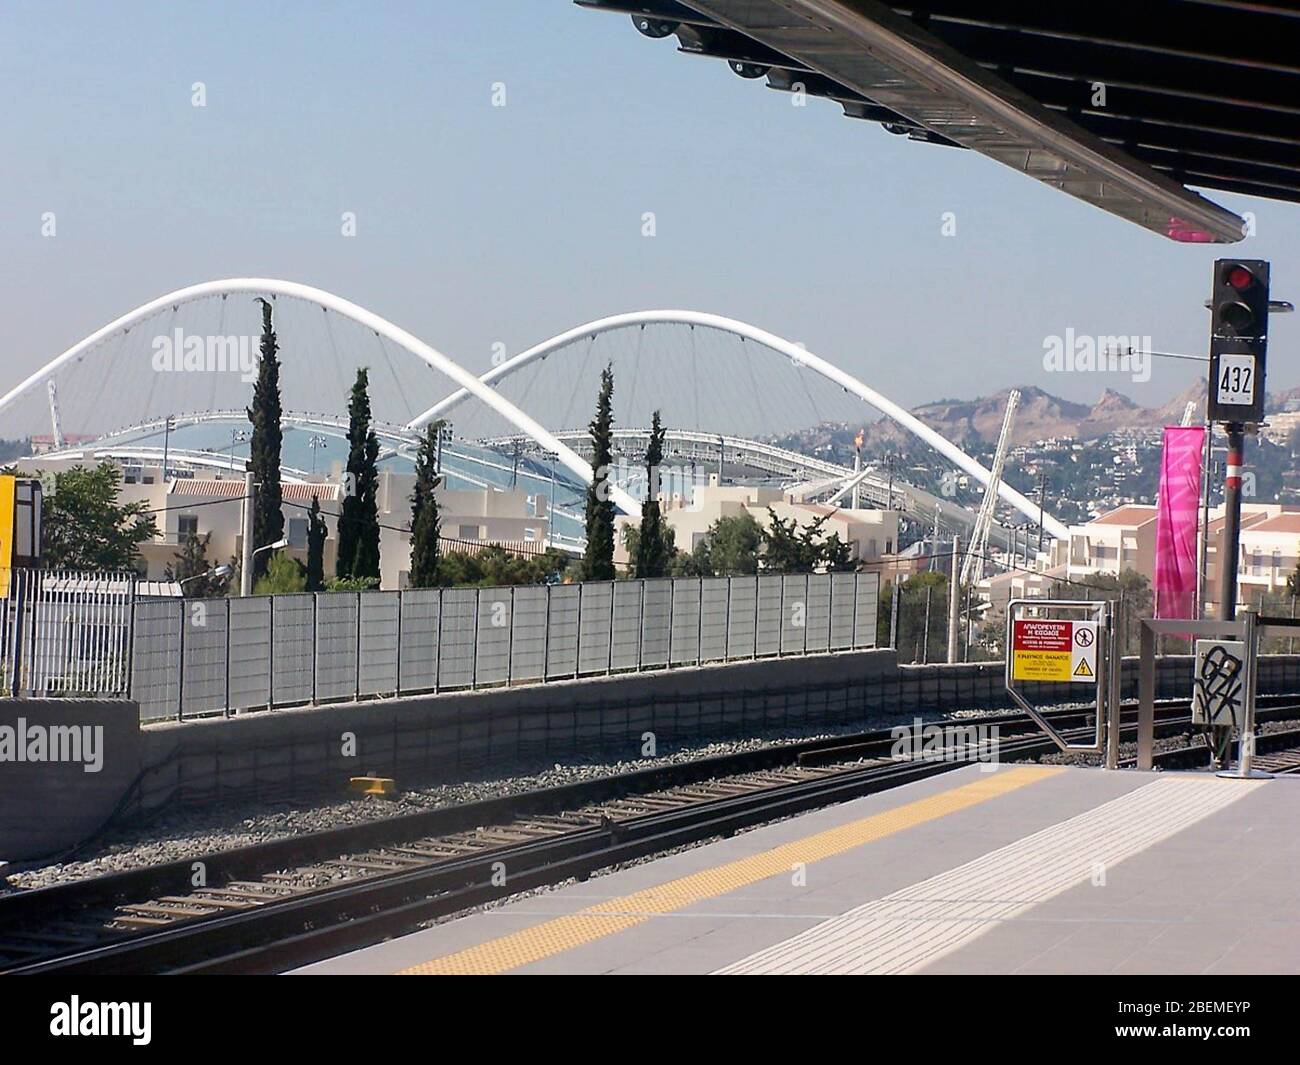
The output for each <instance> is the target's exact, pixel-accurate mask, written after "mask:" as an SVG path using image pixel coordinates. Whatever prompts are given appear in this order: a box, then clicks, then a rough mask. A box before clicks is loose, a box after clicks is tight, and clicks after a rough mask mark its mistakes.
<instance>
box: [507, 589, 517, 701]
mask: <svg viewBox="0 0 1300 1065" xmlns="http://www.w3.org/2000/svg"><path fill="white" fill-rule="evenodd" d="M506 639H507V640H508V641H509V642H508V645H507V647H506V687H507V688H508V687H510V685H511V684H513V683H514V679H515V586H514V585H513V584H512V585H511V586H510V632H509V633H508V634H507V636H506Z"/></svg>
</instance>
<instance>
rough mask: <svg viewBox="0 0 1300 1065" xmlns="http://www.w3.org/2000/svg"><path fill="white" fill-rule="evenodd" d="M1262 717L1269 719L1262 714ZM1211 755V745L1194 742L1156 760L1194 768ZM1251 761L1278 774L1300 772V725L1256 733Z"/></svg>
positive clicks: (1165, 765) (1164, 764) (1173, 766)
mask: <svg viewBox="0 0 1300 1065" xmlns="http://www.w3.org/2000/svg"><path fill="white" fill-rule="evenodd" d="M1260 720H1267V719H1266V718H1263V717H1262V716H1261V718H1260ZM1234 754H1235V749H1234ZM1209 757H1210V751H1209V748H1208V747H1205V746H1204V745H1203V744H1194V745H1190V746H1187V747H1175V748H1173V749H1171V750H1167V751H1159V752H1157V753H1156V755H1155V756H1154V759H1153V761H1154V763H1155V765H1156V766H1157V767H1159V768H1161V769H1193V768H1198V767H1201V766H1204V765H1206V764H1207V762H1208V761H1209ZM1251 765H1252V766H1253V767H1254V768H1255V769H1262V770H1263V771H1265V772H1267V773H1274V774H1276V775H1279V776H1284V775H1288V774H1291V773H1300V729H1287V730H1283V731H1278V732H1262V733H1260V734H1259V735H1257V736H1256V737H1255V754H1254V756H1253V757H1252V759H1251Z"/></svg>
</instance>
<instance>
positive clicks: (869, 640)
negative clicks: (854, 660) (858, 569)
mask: <svg viewBox="0 0 1300 1065" xmlns="http://www.w3.org/2000/svg"><path fill="white" fill-rule="evenodd" d="M857 578H858V595H857V606H856V608H855V617H854V635H853V646H854V647H875V646H876V604H877V602H878V601H879V599H880V574H879V573H859V574H858V575H857Z"/></svg>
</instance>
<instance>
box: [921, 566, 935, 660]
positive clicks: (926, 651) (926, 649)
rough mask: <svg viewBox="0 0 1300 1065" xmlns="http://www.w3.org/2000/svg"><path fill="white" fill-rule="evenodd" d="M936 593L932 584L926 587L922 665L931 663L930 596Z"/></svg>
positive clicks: (922, 634) (922, 633)
mask: <svg viewBox="0 0 1300 1065" xmlns="http://www.w3.org/2000/svg"><path fill="white" fill-rule="evenodd" d="M933 593H934V587H933V586H932V585H926V588H925V628H924V629H923V630H922V632H921V665H923V666H925V665H929V663H930V598H931V596H932V595H933Z"/></svg>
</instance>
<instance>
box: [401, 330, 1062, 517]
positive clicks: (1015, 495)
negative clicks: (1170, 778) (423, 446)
mask: <svg viewBox="0 0 1300 1065" xmlns="http://www.w3.org/2000/svg"><path fill="white" fill-rule="evenodd" d="M658 323H667V324H673V325H691V326H696V325H698V326H705V327H707V328H710V329H718V330H721V331H722V332H725V333H732V334H734V335H735V336H738V337H742V338H744V339H746V340H752V341H754V342H755V343H756V344H761V345H763V346H764V347H767V348H771V349H772V350H773V351H777V352H779V353H780V354H782V355H784V356H786V358H788V359H790V360H791V361H792V362H793V363H794V364H795V365H796V366H806V367H808V369H810V370H812V371H813V372H814V373H816V374H818V375H820V376H822V377H824V378H826V379H827V380H828V381H831V382H833V383H834V384H837V385H839V386H840V387H841V388H843V389H844V390H845V391H847V392H850V393H852V394H853V395H855V396H857V397H858V398H859V399H861V400H862V401H863V402H865V403H867V404H869V405H870V406H872V407H875V408H876V410H878V411H880V413H881V414H883V415H885V416H886V417H887V418H890V419H892V420H893V421H895V422H897V423H898V424H899V425H901V426H902V427H903V428H904V429H906V430H907V431H908V432H910V433H911V434H912V435H913V436H915V437H917V438H918V439H920V440H921V441H923V442H924V443H926V444H929V445H930V447H932V448H934V449H935V450H936V451H937V452H939V454H941V455H943V456H944V458H946V459H948V460H949V461H950V462H952V463H953V464H954V465H956V466H958V467H959V468H960V469H962V470H964V471H965V472H966V473H968V474H969V475H970V476H972V477H974V478H975V479H976V480H977V481H979V482H980V484H983V485H987V484H988V482H989V478H990V476H991V474H990V472H989V471H988V470H987V469H985V468H984V466H982V465H981V464H980V463H978V462H976V461H975V460H974V459H973V458H971V457H970V456H969V455H967V454H966V452H964V451H963V450H962V449H961V448H959V447H958V446H957V445H956V444H954V443H953V442H952V441H951V440H949V439H948V438H947V437H945V436H943V435H942V434H941V433H938V432H936V431H935V430H933V429H931V428H930V427H929V426H928V425H926V424H925V423H924V422H923V421H921V420H920V419H919V418H917V417H916V416H915V415H914V414H912V413H911V412H910V411H908V410H906V409H904V408H903V407H900V406H899V405H898V404H897V403H895V402H894V401H893V400H891V399H889V398H887V397H886V396H883V395H881V394H880V393H879V392H877V391H876V390H875V389H874V388H871V387H869V386H868V385H866V384H864V383H863V382H862V381H860V380H859V379H858V378H856V377H854V376H853V375H852V374H849V373H845V372H844V371H843V370H841V369H840V368H839V367H838V366H835V365H833V364H831V363H829V362H827V361H826V360H825V359H822V358H820V357H818V356H817V355H814V354H813V353H812V352H811V351H807V350H805V349H804V348H801V347H799V346H798V345H797V344H793V343H791V342H790V341H788V340H786V339H784V338H783V337H779V336H777V335H776V334H775V333H769V332H768V331H767V330H765V329H759V328H758V327H757V326H753V325H750V324H748V323H747V322H741V321H738V320H737V319H735V318H724V317H723V316H722V315H718V314H708V313H706V312H704V311H681V310H653V311H631V312H629V313H626V314H615V315H611V316H609V317H608V318H599V319H597V320H596V321H594V322H588V323H587V324H586V325H580V326H576V327H574V328H573V329H569V330H567V331H566V332H563V333H560V334H559V335H558V336H554V337H551V339H550V340H544V341H542V343H540V344H536V345H534V346H533V347H531V348H529V349H527V350H526V351H521V352H520V353H519V354H518V355H515V356H513V357H512V358H509V359H506V360H505V362H503V363H501V364H500V365H499V366H494V367H493V368H492V369H491V370H489V371H488V372H487V373H485V374H483V376H482V377H480V378H477V379H476V380H477V381H478V383H479V384H481V385H485V386H488V387H489V389H491V386H492V385H494V384H495V383H496V382H497V381H499V380H501V378H503V377H506V376H507V375H509V374H511V373H514V372H515V371H516V370H518V369H521V368H523V367H524V366H527V365H528V364H529V363H531V362H535V361H536V360H538V359H543V358H545V357H546V356H547V355H549V354H551V352H553V351H557V350H559V349H560V348H563V347H566V346H567V345H569V344H572V343H573V342H574V341H575V340H581V339H582V338H583V337H595V336H597V335H599V334H600V333H608V332H611V331H612V330H615V329H625V328H627V327H629V326H636V325H651V324H658ZM471 394H473V395H475V396H480V394H479V393H478V392H476V391H475V390H473V389H470V388H469V387H468V386H465V385H462V387H461V388H459V389H457V390H456V391H454V392H452V393H450V394H449V395H447V396H446V397H444V398H443V399H442V400H440V401H439V402H437V403H435V404H434V405H433V406H432V407H430V408H429V409H428V410H426V411H424V412H423V413H422V414H420V415H418V416H417V417H415V418H412V419H411V421H410V422H408V423H407V428H408V429H418V428H420V427H421V426H423V425H426V424H428V423H429V422H431V421H433V420H434V419H435V418H441V417H443V416H444V415H445V414H446V413H447V412H448V411H450V410H451V409H452V408H453V407H455V406H456V405H457V404H459V403H461V402H462V401H463V400H465V399H467V398H468V397H469V396H470V395H471ZM493 395H496V393H495V392H493ZM480 398H481V396H480ZM998 495H999V496H1001V498H1002V499H1003V501H1004V502H1006V503H1008V504H1009V505H1011V506H1013V507H1015V508H1016V509H1017V510H1019V511H1020V512H1021V513H1022V514H1024V515H1025V516H1026V517H1029V518H1031V519H1033V520H1034V521H1038V514H1039V510H1038V506H1037V504H1035V503H1033V502H1031V501H1030V500H1029V499H1027V498H1026V497H1025V496H1023V495H1021V493H1019V492H1017V491H1016V490H1015V489H1014V488H1012V487H1011V486H1010V485H1008V484H1006V483H1005V482H1004V483H1001V484H999V485H998ZM1043 528H1044V529H1045V530H1046V531H1047V532H1048V533H1050V534H1051V535H1052V536H1054V537H1056V538H1057V539H1062V540H1067V539H1069V531H1068V530H1067V529H1066V527H1065V525H1064V524H1062V523H1061V522H1060V521H1058V520H1057V519H1056V518H1053V517H1052V516H1051V515H1049V514H1044V515H1043Z"/></svg>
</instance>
